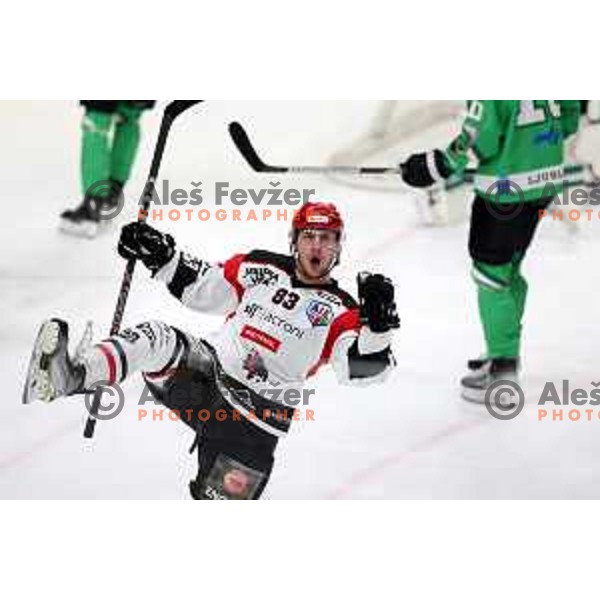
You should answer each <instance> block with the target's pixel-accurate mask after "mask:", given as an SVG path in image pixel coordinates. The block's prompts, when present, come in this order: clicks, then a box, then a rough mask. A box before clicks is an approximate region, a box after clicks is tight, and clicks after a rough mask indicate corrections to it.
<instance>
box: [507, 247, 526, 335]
mask: <svg viewBox="0 0 600 600" xmlns="http://www.w3.org/2000/svg"><path fill="white" fill-rule="evenodd" d="M523 258H524V255H523V253H518V254H516V255H515V257H514V259H513V276H512V285H511V290H512V293H513V297H514V299H515V304H516V306H517V314H518V322H519V340H520V339H521V332H522V330H523V317H524V315H525V305H526V303H527V293H528V291H529V285H528V284H527V280H526V279H525V277H523V275H522V273H521V264H522V263H523Z"/></svg>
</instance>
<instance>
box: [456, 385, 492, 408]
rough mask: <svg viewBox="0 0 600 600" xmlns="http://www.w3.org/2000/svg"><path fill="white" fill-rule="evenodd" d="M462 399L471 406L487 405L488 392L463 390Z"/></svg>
mask: <svg viewBox="0 0 600 600" xmlns="http://www.w3.org/2000/svg"><path fill="white" fill-rule="evenodd" d="M460 395H461V398H462V399H463V400H465V401H466V402H470V403H471V404H480V405H482V406H483V405H484V404H485V396H486V390H473V389H469V388H462V390H461V394H460Z"/></svg>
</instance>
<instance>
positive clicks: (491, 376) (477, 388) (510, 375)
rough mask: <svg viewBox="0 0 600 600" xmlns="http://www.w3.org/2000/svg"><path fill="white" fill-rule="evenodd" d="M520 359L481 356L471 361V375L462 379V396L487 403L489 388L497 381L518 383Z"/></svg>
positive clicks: (470, 400) (469, 365)
mask: <svg viewBox="0 0 600 600" xmlns="http://www.w3.org/2000/svg"><path fill="white" fill-rule="evenodd" d="M519 366H520V365H519V360H518V359H516V358H494V359H489V358H481V359H476V360H472V361H469V364H468V367H469V371H470V373H469V375H467V376H466V377H464V378H463V379H462V381H461V387H462V397H463V398H464V399H465V400H468V401H469V402H476V403H478V404H484V403H485V397H486V394H487V391H488V389H489V388H490V386H491V385H493V384H494V383H495V382H496V381H501V380H507V381H513V382H515V383H518V380H519Z"/></svg>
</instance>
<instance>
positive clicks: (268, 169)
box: [229, 122, 402, 175]
mask: <svg viewBox="0 0 600 600" xmlns="http://www.w3.org/2000/svg"><path fill="white" fill-rule="evenodd" d="M229 134H230V135H231V139H232V140H233V143H234V144H235V145H236V147H237V149H238V150H239V151H240V152H241V154H242V156H243V157H244V158H245V159H246V162H247V163H248V164H249V165H250V166H251V167H252V169H253V170H254V171H256V172H258V173H297V174H313V175H326V174H335V173H339V174H346V175H401V173H402V171H401V168H400V167H344V166H336V165H331V166H323V167H294V166H289V167H283V166H273V165H268V164H266V163H265V162H264V161H263V160H262V159H261V158H260V156H259V155H258V153H257V152H256V150H255V149H254V146H253V145H252V142H251V141H250V138H249V137H248V134H247V133H246V131H245V129H244V128H243V127H242V126H241V125H240V124H239V123H237V122H233V123H230V124H229Z"/></svg>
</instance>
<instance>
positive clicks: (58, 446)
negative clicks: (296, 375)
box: [0, 101, 600, 499]
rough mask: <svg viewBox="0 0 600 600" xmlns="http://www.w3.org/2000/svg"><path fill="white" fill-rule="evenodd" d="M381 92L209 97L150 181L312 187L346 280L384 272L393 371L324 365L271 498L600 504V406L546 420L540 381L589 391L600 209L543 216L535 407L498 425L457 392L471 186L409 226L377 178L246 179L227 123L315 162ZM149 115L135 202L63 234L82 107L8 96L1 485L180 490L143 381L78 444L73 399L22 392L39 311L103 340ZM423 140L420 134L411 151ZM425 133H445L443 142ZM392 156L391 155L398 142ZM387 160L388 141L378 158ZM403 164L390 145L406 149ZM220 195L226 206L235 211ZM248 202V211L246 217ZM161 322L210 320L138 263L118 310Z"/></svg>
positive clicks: (257, 236)
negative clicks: (541, 414) (298, 98)
mask: <svg viewBox="0 0 600 600" xmlns="http://www.w3.org/2000/svg"><path fill="white" fill-rule="evenodd" d="M374 105H375V103H373V102H312V103H311V102H303V103H300V102H279V103H275V102H224V101H211V102H210V103H207V104H206V105H204V106H203V107H201V108H199V109H197V110H195V111H194V112H193V114H192V113H190V114H189V115H185V116H184V117H182V119H181V121H180V122H178V123H177V124H176V125H175V127H174V130H173V134H172V137H171V138H170V140H169V145H168V148H167V152H166V155H165V160H164V163H163V169H162V172H161V179H162V178H168V179H169V181H170V184H171V187H172V188H175V187H186V188H188V189H189V187H190V182H191V181H195V182H197V181H199V180H201V181H202V189H203V196H204V198H205V201H204V204H203V206H202V208H206V209H207V210H210V211H211V212H212V213H213V214H214V211H215V210H216V208H217V207H215V205H214V186H215V182H217V181H229V182H231V183H230V187H231V188H232V189H233V188H235V187H240V188H249V187H253V188H263V187H268V185H269V182H271V181H281V182H282V184H283V186H284V187H285V188H293V187H295V188H307V189H310V188H314V189H316V191H317V197H318V198H321V199H324V200H329V201H335V202H336V203H338V204H339V206H340V207H341V209H342V210H343V212H344V213H345V216H346V220H347V235H346V244H345V248H344V257H343V258H344V262H343V266H342V267H341V268H340V270H339V272H338V273H337V276H338V279H340V280H341V282H342V284H343V285H345V286H346V287H347V288H348V289H349V291H351V292H352V293H355V283H354V276H355V273H356V272H357V271H358V270H362V269H374V270H380V271H382V272H384V273H386V274H387V275H389V276H390V277H392V278H393V279H394V281H395V282H396V284H397V289H398V307H399V312H400V316H401V318H402V329H401V331H400V332H399V333H398V335H397V338H396V344H395V354H396V358H397V361H398V367H397V369H396V371H395V373H394V374H393V375H392V377H391V378H390V380H389V381H388V382H387V383H386V384H385V385H384V386H381V387H371V388H341V387H339V386H337V384H336V382H335V379H334V377H333V374H332V373H331V372H328V371H323V372H322V374H320V375H319V376H318V378H317V379H315V382H314V385H315V387H316V389H317V393H316V399H315V401H314V402H313V404H312V406H311V408H313V409H314V411H315V420H314V421H313V422H299V423H297V424H296V426H295V427H294V428H293V430H292V432H291V434H290V435H289V437H288V438H287V439H286V440H284V441H282V442H281V443H280V446H279V448H278V451H277V460H276V466H275V469H274V473H273V476H272V479H271V483H270V485H269V487H268V489H267V492H266V494H265V497H266V498H268V499H333V498H342V499H428V498H444V499H469V498H473V499H510V498H515V499H530V498H531V499H533V498H536V499H560V498H576V499H577V498H599V497H600V466H599V463H598V457H597V456H596V452H599V454H600V435H599V434H600V419H599V418H598V416H597V412H596V417H595V419H594V420H592V421H591V422H587V421H579V422H569V421H568V420H565V421H563V422H552V421H542V422H540V421H538V417H537V408H538V407H537V398H538V397H539V394H540V392H541V390H542V388H543V386H544V384H545V382H547V381H553V382H556V383H557V385H558V386H560V384H561V382H562V380H564V379H569V380H570V381H571V385H572V387H573V388H574V387H582V388H584V389H586V390H590V389H591V386H592V383H591V382H593V381H595V382H598V381H600V366H599V364H598V353H599V351H600V344H599V341H598V339H599V337H600V281H599V277H598V275H597V269H598V257H599V256H600V239H599V236H598V233H599V231H600V221H599V220H598V219H597V218H596V217H595V220H593V221H592V222H589V223H588V222H585V223H580V224H579V226H578V228H577V231H576V232H573V231H572V228H571V227H568V226H566V225H565V224H561V223H556V222H551V221H549V220H548V221H547V222H544V223H543V224H542V228H541V230H540V234H539V236H538V238H537V240H536V243H535V245H534V247H533V248H532V250H531V252H530V255H529V258H528V260H527V262H526V265H525V272H526V276H527V277H528V279H529V282H530V285H531V293H530V298H529V304H528V311H527V317H526V329H525V344H524V366H525V377H524V386H525V391H526V395H527V404H526V407H525V410H524V412H523V413H522V414H521V415H520V416H519V417H518V418H516V419H515V420H513V421H508V422H503V421H497V420H494V419H492V418H491V417H490V415H488V413H487V412H486V411H485V409H484V408H480V407H477V406H472V405H467V404H465V403H463V402H462V401H461V400H460V399H459V395H458V381H459V379H460V377H461V375H462V374H463V372H464V366H465V363H466V360H467V359H469V358H473V357H475V356H477V355H478V354H479V353H480V351H481V349H482V340H481V336H480V328H479V322H478V317H477V306H476V297H475V290H474V286H473V284H472V283H471V281H470V278H469V260H468V256H467V251H466V240H467V220H466V213H467V209H468V203H469V190H468V189H467V188H463V189H461V190H459V191H457V192H454V193H453V195H452V198H451V210H452V213H453V219H452V223H451V225H450V226H448V227H446V228H440V229H436V228H426V227H422V226H420V225H419V222H418V217H417V214H416V211H415V206H414V201H413V198H412V197H411V194H410V193H409V192H406V191H402V190H401V189H400V187H399V188H398V191H397V192H389V191H387V192H376V191H367V190H361V189H356V188H348V187H346V186H343V185H340V184H338V183H334V182H332V181H330V180H328V179H325V178H319V179H316V178H311V179H306V178H297V177H285V178H274V177H270V176H266V175H265V176H260V175H256V174H254V173H252V172H251V171H250V170H249V168H248V167H247V166H246V165H245V164H244V163H243V161H242V159H241V157H240V156H239V155H238V154H237V151H236V150H235V148H234V147H233V144H232V143H231V142H230V140H229V139H228V137H227V131H226V125H227V123H228V122H229V121H231V120H234V119H236V120H240V121H241V122H243V123H244V124H245V125H246V126H247V127H248V129H249V130H250V132H251V134H252V135H253V137H254V138H255V142H256V144H257V146H258V147H260V148H261V149H262V153H263V154H264V155H265V157H266V158H268V159H269V160H270V161H273V162H284V163H285V162H288V161H289V162H295V163H300V164H302V163H313V164H314V163H317V164H318V163H322V162H324V161H325V160H326V159H327V158H328V157H329V156H330V155H331V154H332V153H333V152H334V151H335V150H336V149H337V148H339V147H341V146H343V145H344V144H346V143H348V142H349V141H350V140H351V139H352V137H353V135H355V134H357V133H358V132H359V131H360V130H361V128H362V127H364V125H365V123H366V122H367V121H368V117H369V115H370V114H371V113H372V111H373V109H374ZM158 120H159V119H158V111H155V112H154V113H152V114H150V115H147V117H146V119H145V121H144V138H143V144H142V149H141V152H140V156H139V157H138V161H137V164H136V168H135V175H134V177H133V179H132V181H131V182H130V184H129V186H128V188H127V192H128V196H129V197H130V199H131V201H130V202H129V206H128V208H127V210H126V211H125V213H126V214H122V215H121V216H120V217H119V219H118V223H114V224H113V225H112V227H111V228H109V229H108V230H107V231H105V232H104V233H103V234H102V235H101V236H100V237H99V238H98V239H96V240H94V241H86V240H81V239H75V238H69V237H66V236H64V235H63V234H61V233H60V232H59V231H58V229H57V224H58V215H59V213H60V212H61V211H62V210H63V209H65V208H66V207H68V206H69V205H70V204H73V203H75V202H78V201H79V177H78V162H79V143H80V139H79V138H80V131H79V127H80V121H81V112H80V110H79V109H78V107H77V105H76V103H75V102H34V103H29V102H14V103H13V102H2V103H0V131H2V136H0V164H2V175H1V177H2V193H3V202H2V206H3V211H4V218H2V219H1V220H0V229H1V235H0V290H1V291H0V310H1V314H2V317H3V319H4V324H3V326H2V327H0V356H1V360H0V364H1V369H2V382H3V389H2V393H1V396H0V497H1V498H107V499H120V498H131V499H143V498H148V499H153V498H169V499H173V498H186V497H187V481H188V480H189V479H190V478H191V477H192V476H193V475H194V473H195V457H193V456H190V455H189V454H188V453H187V450H188V448H189V445H190V444H191V441H192V439H191V434H190V433H188V431H186V430H185V428H184V427H183V425H181V424H179V423H171V422H168V421H167V420H166V419H165V421H164V422H152V421H148V420H145V421H139V420H138V408H139V407H138V405H137V399H138V398H139V395H140V392H141V390H142V381H141V378H140V377H139V376H136V377H134V378H133V379H132V380H131V381H129V382H128V383H127V384H126V385H125V390H126V392H127V398H128V402H127V404H126V406H125V409H124V411H123V412H122V413H121V415H120V416H119V417H118V418H117V419H115V420H113V421H110V422H105V423H102V422H101V423H99V424H98V427H97V434H96V438H95V439H94V440H93V441H92V442H87V441H84V440H83V438H82V429H83V424H84V421H85V416H86V415H85V412H84V409H83V406H82V403H81V400H80V399H79V398H75V399H68V400H62V401H59V402H57V403H55V404H54V405H52V406H46V405H42V404H36V405H31V406H23V405H21V389H22V385H23V378H24V370H25V368H26V364H27V361H28V359H29V354H30V351H31V345H32V343H33V340H34V336H35V333H36V331H37V328H38V326H39V325H40V323H41V322H42V321H43V320H44V319H46V318H48V317H50V316H61V317H63V318H66V319H67V320H68V321H69V322H70V323H71V325H72V334H73V337H74V338H77V336H79V335H80V334H81V332H82V331H83V328H84V325H85V323H86V321H87V320H90V319H91V320H93V321H94V326H95V332H96V336H100V337H102V336H105V335H106V334H107V332H108V329H109V327H110V321H111V318H112V312H113V308H114V304H115V301H116V296H117V292H118V289H119V286H120V281H121V276H122V272H123V268H124V264H123V261H121V260H120V259H119V258H118V256H117V255H116V252H115V245H116V239H117V236H118V230H119V224H122V223H124V222H127V220H129V219H131V218H133V217H134V216H135V207H134V205H133V204H134V198H135V197H136V195H139V193H140V191H141V189H142V186H143V183H144V179H145V176H146V172H147V168H148V165H149V162H150V157H151V152H152V147H153V144H154V139H155V135H156V131H157V127H158ZM433 141H434V140H433V139H430V138H429V137H427V136H422V137H420V138H418V139H415V140H412V144H407V148H405V149H403V150H407V149H411V148H412V149H422V148H425V147H426V146H427V145H428V144H429V143H432V142H433ZM435 141H437V140H435ZM396 154H399V151H396ZM393 156H394V154H393V153H392V154H391V155H390V154H388V155H387V156H386V157H385V158H386V159H390V160H391V158H392V157H393ZM398 158H400V156H398ZM227 208H228V209H230V208H232V207H231V206H229V207H227ZM249 208H250V207H249V206H247V207H245V208H243V209H242V212H243V214H247V212H248V210H249ZM157 226H159V227H162V228H163V229H167V230H169V231H170V232H172V233H173V234H174V235H175V236H176V238H177V240H178V241H179V242H180V244H181V245H183V246H185V247H187V248H189V249H192V250H194V251H195V252H196V253H197V254H198V255H199V256H202V257H206V258H208V259H212V260H219V259H224V258H227V257H229V256H230V255H232V254H235V253H237V252H240V251H244V250H250V249H252V248H257V247H262V248H268V249H272V250H275V251H281V252H285V251H286V248H287V233H288V228H289V221H288V222H283V221H279V222H277V221H276V220H273V219H271V220H268V221H264V222H263V221H259V222H233V221H232V220H231V219H230V218H229V219H227V220H226V221H222V222H221V221H217V220H216V219H214V218H213V219H211V220H210V221H207V222H201V221H199V220H196V219H194V220H193V221H191V222H188V221H186V220H180V221H179V222H173V221H169V220H168V219H167V218H164V219H163V221H162V223H161V222H158V223H157ZM150 318H152V319H155V318H158V319H163V320H165V321H167V322H169V323H172V324H174V325H177V326H179V327H181V328H183V329H187V330H190V331H193V332H196V333H197V334H200V335H201V333H202V332H203V331H208V330H210V329H214V328H217V327H218V326H219V324H220V322H221V321H220V319H218V318H214V317H204V316H202V315H198V314H194V313H190V312H189V311H187V310H186V309H184V308H181V307H180V306H179V305H178V304H177V302H176V301H175V300H174V299H172V298H171V297H170V296H169V294H168V292H167V291H166V289H164V288H162V287H161V286H160V285H159V284H156V283H154V282H152V281H150V280H149V278H148V277H147V274H146V272H145V271H144V269H142V268H140V269H139V270H138V272H137V273H136V276H135V280H134V285H133V287H132V293H131V296H130V299H129V303H128V306H127V311H126V316H125V323H126V324H135V323H137V322H141V321H143V320H147V319H150Z"/></svg>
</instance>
